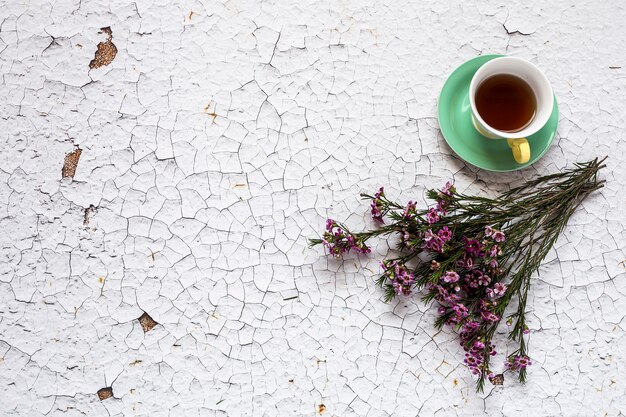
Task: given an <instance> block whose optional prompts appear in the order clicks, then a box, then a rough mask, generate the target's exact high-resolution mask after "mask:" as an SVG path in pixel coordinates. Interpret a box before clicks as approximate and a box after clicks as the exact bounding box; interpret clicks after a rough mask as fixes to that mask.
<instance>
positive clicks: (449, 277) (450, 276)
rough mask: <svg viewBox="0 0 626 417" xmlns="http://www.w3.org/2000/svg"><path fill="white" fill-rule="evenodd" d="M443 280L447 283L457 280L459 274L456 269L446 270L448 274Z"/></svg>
mask: <svg viewBox="0 0 626 417" xmlns="http://www.w3.org/2000/svg"><path fill="white" fill-rule="evenodd" d="M443 280H444V281H445V282H447V283H453V282H457V281H458V280H459V274H457V273H456V272H454V271H448V272H446V274H445V275H444V276H443Z"/></svg>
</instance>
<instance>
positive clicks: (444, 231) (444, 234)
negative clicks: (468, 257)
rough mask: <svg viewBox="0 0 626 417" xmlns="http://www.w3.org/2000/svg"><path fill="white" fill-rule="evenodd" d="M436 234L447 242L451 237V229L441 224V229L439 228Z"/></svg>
mask: <svg viewBox="0 0 626 417" xmlns="http://www.w3.org/2000/svg"><path fill="white" fill-rule="evenodd" d="M437 235H438V236H439V237H440V238H441V240H442V241H444V242H448V241H449V240H450V239H452V231H451V230H450V229H449V228H448V226H443V227H442V228H441V229H439V231H438V232H437Z"/></svg>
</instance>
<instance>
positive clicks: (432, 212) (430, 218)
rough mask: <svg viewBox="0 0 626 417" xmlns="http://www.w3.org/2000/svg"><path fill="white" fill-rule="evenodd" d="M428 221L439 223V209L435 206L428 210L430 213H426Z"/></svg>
mask: <svg viewBox="0 0 626 417" xmlns="http://www.w3.org/2000/svg"><path fill="white" fill-rule="evenodd" d="M426 221H428V223H429V224H433V223H437V222H438V221H439V214H438V213H437V210H435V209H434V208H431V209H430V210H428V213H426Z"/></svg>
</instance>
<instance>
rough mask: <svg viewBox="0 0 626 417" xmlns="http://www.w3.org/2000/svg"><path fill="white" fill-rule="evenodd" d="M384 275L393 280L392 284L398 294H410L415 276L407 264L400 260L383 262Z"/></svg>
mask: <svg viewBox="0 0 626 417" xmlns="http://www.w3.org/2000/svg"><path fill="white" fill-rule="evenodd" d="M381 266H382V268H383V270H384V271H385V272H384V273H383V275H385V276H386V277H387V279H388V280H389V281H391V286H392V287H393V290H394V291H395V293H396V294H397V295H410V294H411V292H412V286H413V283H414V282H415V276H414V275H413V274H412V273H410V272H409V271H408V270H407V268H406V266H405V265H404V264H402V263H399V262H398V261H385V262H382V263H381Z"/></svg>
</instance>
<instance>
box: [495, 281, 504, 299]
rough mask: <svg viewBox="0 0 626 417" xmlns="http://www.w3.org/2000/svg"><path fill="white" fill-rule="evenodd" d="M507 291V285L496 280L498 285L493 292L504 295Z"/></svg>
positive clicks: (497, 295) (499, 295)
mask: <svg viewBox="0 0 626 417" xmlns="http://www.w3.org/2000/svg"><path fill="white" fill-rule="evenodd" d="M505 292H506V285H504V284H503V283H501V282H496V285H494V286H493V293H494V294H495V296H496V297H502V296H503V295H504V293H505Z"/></svg>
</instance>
